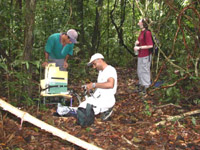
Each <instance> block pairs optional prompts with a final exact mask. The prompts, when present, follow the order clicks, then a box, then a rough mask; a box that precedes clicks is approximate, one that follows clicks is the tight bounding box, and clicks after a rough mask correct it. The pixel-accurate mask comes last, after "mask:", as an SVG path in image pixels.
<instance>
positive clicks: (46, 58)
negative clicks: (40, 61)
mask: <svg viewBox="0 0 200 150" xmlns="http://www.w3.org/2000/svg"><path fill="white" fill-rule="evenodd" d="M48 59H49V53H47V52H45V61H46V62H48Z"/></svg>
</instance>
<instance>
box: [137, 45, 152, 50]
mask: <svg viewBox="0 0 200 150" xmlns="http://www.w3.org/2000/svg"><path fill="white" fill-rule="evenodd" d="M138 47H139V48H140V49H150V48H153V45H145V46H138Z"/></svg>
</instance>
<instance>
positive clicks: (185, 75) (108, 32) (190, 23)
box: [0, 0, 200, 150]
mask: <svg viewBox="0 0 200 150" xmlns="http://www.w3.org/2000/svg"><path fill="white" fill-rule="evenodd" d="M199 10H200V1H199V0H182V1H179V0H132V1H131V0H38V1H36V0H0V22H1V25H0V83H1V84H0V98H1V100H4V101H6V102H8V103H10V104H12V105H13V106H15V107H17V108H20V109H21V110H23V111H26V112H28V113H30V114H31V115H33V116H35V117H37V118H39V119H41V120H43V121H45V122H47V123H48V124H51V125H53V126H55V127H58V128H60V129H62V130H64V131H66V132H68V133H70V134H72V135H74V136H76V137H78V138H80V139H82V140H85V141H87V142H89V143H92V144H94V145H96V146H98V147H101V148H103V149H109V150H111V149H154V150H156V149H158V150H160V149H200V92H199V91H200V75H199V71H200V66H199V63H200V60H199V59H200V12H199ZM144 17H148V18H149V19H150V20H151V23H150V30H151V31H152V34H153V36H154V37H156V39H158V41H159V43H156V45H157V46H158V47H159V51H158V54H157V55H153V61H152V66H151V71H152V86H151V87H150V88H149V89H148V92H147V95H139V94H137V93H134V92H133V90H134V89H135V88H136V87H135V85H136V83H137V74H136V69H137V56H135V55H134V52H133V47H134V43H135V41H136V40H137V37H138V35H139V33H140V29H139V27H138V25H137V23H138V21H139V20H140V19H141V18H144ZM70 28H74V29H76V30H77V31H78V34H79V37H78V44H76V45H75V48H74V55H73V56H72V57H70V60H69V68H68V73H69V89H73V90H76V91H77V92H78V93H80V95H81V93H82V92H83V91H82V90H81V85H83V84H86V83H88V82H93V81H96V78H97V77H96V75H97V73H96V72H95V71H94V70H92V69H91V68H88V67H87V65H86V64H87V62H88V61H89V58H90V56H91V55H92V54H94V53H96V52H99V53H102V54H103V55H104V56H105V60H106V62H108V63H109V64H111V65H112V66H114V67H116V69H117V72H118V91H117V94H116V100H117V102H116V106H115V107H114V113H113V116H112V117H111V120H109V121H107V122H102V121H101V120H100V119H99V118H98V117H97V118H96V120H95V123H94V124H93V125H92V126H91V127H87V128H81V127H80V126H78V125H76V120H75V119H74V118H71V117H69V118H63V117H61V118H58V117H54V116H52V113H53V112H54V111H55V109H56V105H43V104H41V99H42V97H41V96H40V91H41V89H40V80H41V79H43V78H44V68H42V67H41V64H42V62H43V61H44V47H45V43H46V40H47V38H48V36H49V35H51V34H52V33H58V32H65V31H67V30H68V29H70ZM74 99H75V102H74V104H73V105H76V98H74ZM0 107H1V105H0ZM186 113H187V114H186ZM175 116H179V117H178V118H177V117H175ZM169 117H172V119H169ZM163 120H165V121H166V122H165V124H162V125H161V124H159V123H160V121H163ZM19 126H20V118H17V117H16V116H14V115H12V114H11V113H9V112H7V111H6V110H4V109H3V108H0V149H3V150H4V149H8V150H11V149H15V150H22V149H29V150H30V149H37V150H39V149H62V150H64V149H81V148H80V147H79V146H76V144H72V143H70V142H67V141H64V140H62V139H60V138H58V137H55V136H53V135H52V134H50V133H47V132H45V131H44V130H42V129H40V128H38V127H35V126H33V125H31V124H30V123H28V122H26V123H24V124H23V127H22V129H20V128H19Z"/></svg>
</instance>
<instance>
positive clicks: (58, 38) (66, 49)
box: [42, 29, 78, 71]
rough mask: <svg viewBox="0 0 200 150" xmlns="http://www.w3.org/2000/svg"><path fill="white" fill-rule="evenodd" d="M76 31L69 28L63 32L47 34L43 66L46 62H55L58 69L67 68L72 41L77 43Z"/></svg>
mask: <svg viewBox="0 0 200 150" xmlns="http://www.w3.org/2000/svg"><path fill="white" fill-rule="evenodd" d="M77 38H78V33H77V32H76V30H74V29H70V30H68V31H67V32H64V33H54V34H52V35H51V36H49V38H48V40H47V43H46V46H45V62H43V64H42V66H43V67H45V66H47V65H48V63H56V66H58V67H59V68H60V70H62V71H64V70H66V69H67V68H68V62H67V61H68V58H69V56H70V55H71V56H72V55H73V48H74V43H77Z"/></svg>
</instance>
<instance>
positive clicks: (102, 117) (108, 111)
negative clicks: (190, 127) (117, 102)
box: [101, 108, 113, 121]
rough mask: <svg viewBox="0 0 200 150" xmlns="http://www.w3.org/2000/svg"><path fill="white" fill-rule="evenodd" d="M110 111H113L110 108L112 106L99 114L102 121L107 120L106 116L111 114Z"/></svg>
mask: <svg viewBox="0 0 200 150" xmlns="http://www.w3.org/2000/svg"><path fill="white" fill-rule="evenodd" d="M112 112H113V109H112V108H110V109H108V110H107V111H105V112H103V113H102V114H101V120H102V121H106V120H108V118H109V117H110V116H111V114H112Z"/></svg>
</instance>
